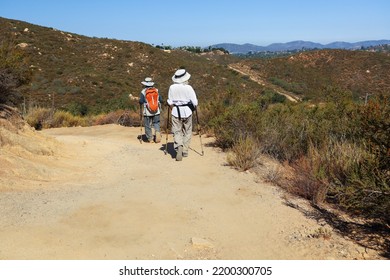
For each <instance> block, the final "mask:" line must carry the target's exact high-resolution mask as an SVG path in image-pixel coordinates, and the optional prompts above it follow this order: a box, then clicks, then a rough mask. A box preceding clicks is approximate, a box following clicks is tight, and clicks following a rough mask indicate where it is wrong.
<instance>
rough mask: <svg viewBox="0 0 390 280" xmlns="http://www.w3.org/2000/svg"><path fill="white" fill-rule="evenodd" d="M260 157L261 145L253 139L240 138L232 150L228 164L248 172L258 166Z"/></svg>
mask: <svg viewBox="0 0 390 280" xmlns="http://www.w3.org/2000/svg"><path fill="white" fill-rule="evenodd" d="M259 156H260V148H259V144H258V143H257V142H256V141H255V140H254V139H253V138H252V137H249V136H247V137H240V138H239V140H238V141H237V142H236V143H235V145H234V146H233V147H232V148H231V149H230V153H228V157H227V162H228V164H229V165H231V166H233V167H234V168H236V169H238V170H240V171H246V170H248V169H251V168H253V167H255V166H256V163H257V159H258V157H259Z"/></svg>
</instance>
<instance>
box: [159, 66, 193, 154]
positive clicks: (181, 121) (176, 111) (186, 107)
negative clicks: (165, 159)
mask: <svg viewBox="0 0 390 280" xmlns="http://www.w3.org/2000/svg"><path fill="white" fill-rule="evenodd" d="M190 77H191V75H190V73H188V72H187V71H186V70H185V69H179V70H177V71H176V72H175V74H174V75H173V77H172V81H173V82H174V83H173V84H172V85H171V86H170V87H169V91H168V100H167V102H168V105H169V106H170V107H171V109H172V132H173V137H174V148H175V150H176V160H177V161H181V160H182V159H183V157H187V156H188V149H189V147H190V143H191V137H192V112H193V111H195V109H196V106H198V99H197V97H196V93H195V91H194V89H193V88H192V86H191V85H189V84H188V80H189V79H190Z"/></svg>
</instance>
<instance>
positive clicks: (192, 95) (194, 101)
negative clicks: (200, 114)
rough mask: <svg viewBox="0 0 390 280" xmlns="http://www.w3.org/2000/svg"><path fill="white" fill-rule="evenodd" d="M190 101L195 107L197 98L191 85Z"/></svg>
mask: <svg viewBox="0 0 390 280" xmlns="http://www.w3.org/2000/svg"><path fill="white" fill-rule="evenodd" d="M190 101H191V103H192V105H194V106H195V107H197V106H198V98H197V97H196V93H195V90H194V89H193V88H192V87H191V90H190Z"/></svg>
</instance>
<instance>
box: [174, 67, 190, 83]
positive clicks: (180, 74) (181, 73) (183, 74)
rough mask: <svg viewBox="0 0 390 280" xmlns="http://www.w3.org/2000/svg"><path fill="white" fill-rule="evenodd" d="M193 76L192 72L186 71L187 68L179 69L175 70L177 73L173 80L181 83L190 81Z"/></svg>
mask: <svg viewBox="0 0 390 280" xmlns="http://www.w3.org/2000/svg"><path fill="white" fill-rule="evenodd" d="M190 77H191V74H190V73H188V72H187V71H186V69H179V70H177V71H176V72H175V75H173V76H172V81H174V82H175V83H178V84H181V83H184V82H186V81H188V80H189V79H190Z"/></svg>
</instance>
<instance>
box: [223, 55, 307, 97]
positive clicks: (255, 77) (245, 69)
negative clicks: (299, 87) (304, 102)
mask: <svg viewBox="0 0 390 280" xmlns="http://www.w3.org/2000/svg"><path fill="white" fill-rule="evenodd" d="M229 68H230V69H232V70H234V71H236V72H238V73H240V74H242V75H246V76H249V78H250V79H251V80H252V81H255V82H256V83H258V84H260V85H262V86H267V87H269V88H271V89H272V90H273V91H275V92H277V93H279V94H281V95H284V96H285V97H286V98H287V99H288V100H290V101H292V102H298V101H301V98H300V97H298V96H296V95H295V94H293V93H292V92H289V91H287V90H285V89H283V88H281V87H278V86H276V85H274V84H271V83H269V82H267V81H266V80H264V79H263V78H262V77H261V75H260V74H259V73H258V72H256V71H253V70H251V69H250V68H249V66H247V65H244V64H241V63H235V64H230V65H229Z"/></svg>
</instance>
